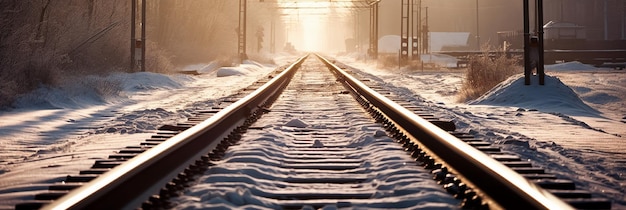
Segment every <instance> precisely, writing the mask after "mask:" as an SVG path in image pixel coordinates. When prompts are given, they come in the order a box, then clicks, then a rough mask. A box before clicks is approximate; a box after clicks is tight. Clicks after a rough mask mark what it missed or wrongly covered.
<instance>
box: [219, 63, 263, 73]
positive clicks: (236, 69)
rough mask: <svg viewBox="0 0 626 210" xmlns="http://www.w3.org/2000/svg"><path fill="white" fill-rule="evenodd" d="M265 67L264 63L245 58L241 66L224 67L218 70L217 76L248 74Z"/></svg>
mask: <svg viewBox="0 0 626 210" xmlns="http://www.w3.org/2000/svg"><path fill="white" fill-rule="evenodd" d="M263 68H265V67H264V66H263V65H262V64H260V63H257V62H255V61H250V60H245V61H243V63H242V64H241V65H239V66H233V67H222V68H220V69H218V70H217V73H216V75H217V77H229V76H237V75H248V74H250V73H253V72H258V71H262V70H263Z"/></svg>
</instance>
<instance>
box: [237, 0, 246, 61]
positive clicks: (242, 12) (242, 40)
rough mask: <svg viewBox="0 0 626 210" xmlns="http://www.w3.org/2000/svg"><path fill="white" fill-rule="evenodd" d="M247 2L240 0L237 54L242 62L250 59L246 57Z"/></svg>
mask: <svg viewBox="0 0 626 210" xmlns="http://www.w3.org/2000/svg"><path fill="white" fill-rule="evenodd" d="M247 3H248V1H247V0H239V31H237V36H238V42H239V44H238V46H237V52H238V53H239V55H238V56H239V59H240V60H241V61H243V60H245V59H248V56H247V55H246V48H247V46H246V13H247V11H246V10H247V7H248V6H247Z"/></svg>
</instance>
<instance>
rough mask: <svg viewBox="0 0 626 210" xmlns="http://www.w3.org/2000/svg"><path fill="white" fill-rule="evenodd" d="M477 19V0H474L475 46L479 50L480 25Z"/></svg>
mask: <svg viewBox="0 0 626 210" xmlns="http://www.w3.org/2000/svg"><path fill="white" fill-rule="evenodd" d="M478 20H479V19H478V0H476V47H477V48H478V51H480V27H479V21H478Z"/></svg>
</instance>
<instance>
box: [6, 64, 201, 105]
mask: <svg viewBox="0 0 626 210" xmlns="http://www.w3.org/2000/svg"><path fill="white" fill-rule="evenodd" d="M191 80H193V79H192V78H191V77H188V76H184V75H163V74H157V73H151V72H138V73H130V74H129V73H115V74H111V75H108V76H87V77H83V78H80V79H72V80H68V81H67V82H65V83H64V84H62V85H60V86H59V87H47V86H42V87H40V88H39V89H37V90H35V91H33V92H31V93H28V94H25V95H23V96H21V97H20V98H18V99H17V101H16V102H15V103H14V104H13V106H14V107H15V108H41V109H50V108H84V107H87V106H91V105H101V104H106V103H108V102H114V101H117V100H122V99H124V98H126V97H127V95H130V94H129V93H130V92H138V91H146V90H155V89H175V88H181V87H183V83H185V82H189V81H191Z"/></svg>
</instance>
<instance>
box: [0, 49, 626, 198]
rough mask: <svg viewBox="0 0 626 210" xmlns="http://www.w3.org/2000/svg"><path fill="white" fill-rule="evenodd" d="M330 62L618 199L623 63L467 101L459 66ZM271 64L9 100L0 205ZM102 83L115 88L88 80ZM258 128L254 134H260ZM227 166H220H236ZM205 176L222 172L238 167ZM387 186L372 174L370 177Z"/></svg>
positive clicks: (142, 76)
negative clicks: (459, 97)
mask: <svg viewBox="0 0 626 210" xmlns="http://www.w3.org/2000/svg"><path fill="white" fill-rule="evenodd" d="M394 53H397V50H396V51H394ZM290 61H293V57H283V58H281V59H279V60H277V63H278V64H281V65H283V64H286V63H287V62H290ZM339 61H345V62H347V63H348V64H349V65H351V66H353V67H354V68H356V69H358V70H360V71H363V72H364V73H362V75H364V76H366V77H369V78H371V80H372V81H380V82H382V84H383V86H385V87H387V88H391V89H393V90H394V91H396V92H398V93H399V94H404V95H408V96H411V97H414V98H418V99H420V100H422V101H423V102H424V103H427V104H428V105H429V106H430V107H432V109H433V110H436V111H435V112H436V115H438V116H439V117H441V118H444V119H450V120H453V121H454V122H455V123H456V125H457V128H458V130H461V131H466V132H469V133H471V134H473V135H475V136H477V137H478V138H483V139H485V140H488V141H491V142H493V143H495V144H499V145H501V146H502V147H503V148H504V149H505V150H509V151H513V152H516V153H519V154H520V155H521V156H522V157H523V158H526V159H530V160H531V161H533V163H534V164H535V165H538V166H542V167H545V168H547V169H548V171H549V172H552V173H556V174H557V175H559V176H560V177H565V178H568V179H571V180H574V181H575V182H576V184H577V185H578V186H579V187H581V188H585V189H589V190H590V191H592V192H594V193H596V195H595V196H596V197H598V196H599V197H606V198H609V199H612V200H613V207H614V208H616V209H620V208H626V190H625V189H626V184H625V183H626V182H625V181H624V180H626V175H625V174H626V129H624V128H626V124H625V123H626V94H625V93H626V72H624V71H615V70H607V69H597V68H595V67H592V66H589V65H586V64H581V63H577V62H569V63H562V64H554V65H547V66H546V72H547V74H548V76H547V77H546V85H545V86H539V85H537V81H536V77H533V84H532V85H530V86H526V85H523V78H521V77H520V76H519V75H518V76H515V77H512V78H509V79H508V80H507V81H505V82H503V83H501V84H500V85H499V86H497V87H496V88H494V89H492V90H491V91H490V92H489V93H487V94H485V95H484V96H482V97H481V98H479V99H477V100H475V101H472V102H471V103H460V102H458V101H457V100H456V94H457V93H458V92H459V89H460V88H461V83H462V80H463V74H464V72H463V70H424V71H417V70H411V69H403V70H401V71H400V70H395V69H391V70H390V69H379V68H378V67H377V65H376V64H375V63H368V62H364V61H361V60H355V59H354V58H352V57H343V58H340V59H339ZM274 67H275V66H267V65H260V64H258V63H254V62H246V63H244V64H243V65H241V66H238V67H219V66H218V65H217V63H209V64H197V65H193V66H189V67H186V68H185V69H188V70H198V72H200V73H201V75H198V76H186V75H160V74H154V73H147V72H146V73H133V74H126V73H119V74H113V75H108V76H100V77H89V78H86V79H84V80H82V81H80V82H76V83H75V84H68V85H65V86H62V87H59V88H48V87H41V88H39V89H37V90H36V91H34V92H32V93H30V94H27V95H25V96H23V97H22V98H21V99H20V100H19V101H18V102H17V103H16V104H15V107H14V108H12V109H10V110H4V111H0V136H2V140H0V209H5V208H12V207H13V203H11V202H12V200H15V199H19V198H23V197H27V196H28V195H24V194H23V193H22V194H21V193H20V192H23V191H25V190H29V189H41V190H44V185H43V184H45V183H53V182H55V181H59V180H62V178H64V177H65V176H66V175H68V174H78V171H79V170H84V169H85V167H86V166H87V165H91V163H93V161H94V159H99V158H106V156H108V155H109V154H112V153H113V152H114V151H116V150H119V149H121V148H123V147H125V146H131V145H137V143H138V141H140V140H143V139H145V138H148V137H149V136H150V135H152V133H151V132H154V129H155V128H156V127H157V126H158V125H162V124H174V123H176V122H179V121H183V120H184V119H185V118H186V117H188V116H189V113H191V112H192V111H193V110H196V109H202V108H206V107H210V106H212V105H214V104H213V103H212V101H214V100H215V99H218V98H220V97H224V96H227V95H230V94H232V93H234V92H235V91H236V90H238V89H240V88H243V87H246V86H248V85H249V84H252V82H254V81H256V80H257V79H259V78H262V77H265V76H266V74H267V73H268V72H270V71H271V70H273V69H274ZM92 84H102V85H101V86H94V85H92ZM109 85H110V86H114V88H111V89H106V88H103V89H97V88H94V87H109ZM337 111H338V112H339V110H337ZM320 117H322V116H320ZM291 121H292V122H289V121H286V122H282V123H281V124H280V125H277V128H278V129H283V131H285V132H286V131H289V130H294V129H301V128H305V127H306V129H318V128H323V127H324V125H322V124H317V123H314V124H309V123H311V122H304V121H303V120H301V119H298V118H297V117H293V118H292V120H291ZM362 130H363V132H365V134H364V135H365V136H366V137H363V138H362V139H361V140H362V143H363V145H366V144H367V143H372V142H376V141H379V140H380V138H381V137H383V136H384V131H380V130H378V129H370V128H368V127H363V129H362ZM256 137H258V138H259V141H260V140H262V138H261V137H263V136H262V134H259V135H258V136H256ZM267 139H268V138H265V140H267ZM306 146H307V147H314V148H315V147H317V148H324V147H326V146H329V144H328V143H327V142H326V141H322V139H317V141H315V140H313V141H312V142H310V143H309V144H307V145H306ZM355 155H356V154H355ZM363 164H372V165H374V164H378V163H375V162H368V163H363ZM230 167H231V168H227V169H228V170H233V171H237V170H239V169H240V168H237V165H232V166H230ZM258 167H260V168H262V167H264V166H263V165H259V166H258ZM265 169H269V168H265ZM262 170H264V169H262ZM71 171H75V173H72V172H71ZM287 174H288V173H287ZM214 178H215V179H223V180H224V181H226V180H230V179H239V178H241V179H243V178H245V177H236V176H234V177H214ZM266 178H267V177H266ZM269 178H271V177H269ZM255 181H258V180H250V183H254V182H255ZM270 184H279V183H278V182H273V183H270ZM385 186H386V185H385V184H384V181H382V180H381V185H380V186H379V187H381V188H383V187H385ZM204 193H208V194H210V193H218V192H204ZM209 197H211V196H209ZM189 199H194V198H189ZM197 199H201V198H197ZM225 199H226V200H224V198H222V199H211V200H205V201H203V202H205V203H212V204H214V206H223V207H226V208H228V207H231V206H230V205H231V204H237V203H242V202H243V203H257V204H259V202H263V201H262V200H258V199H256V198H254V197H253V196H251V195H250V191H249V190H245V189H244V188H241V189H240V190H238V191H236V192H234V193H233V192H231V194H228V195H227V196H226V197H225ZM241 199H244V200H243V201H242V200H241ZM195 202H197V201H195ZM191 203H193V202H190V205H191ZM259 206H266V205H259ZM340 206H341V204H337V206H335V207H332V206H329V207H327V208H331V209H333V208H339V207H340ZM190 207H193V206H190ZM196 207H201V206H196ZM424 207H431V208H443V207H441V206H428V202H426V203H424Z"/></svg>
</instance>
